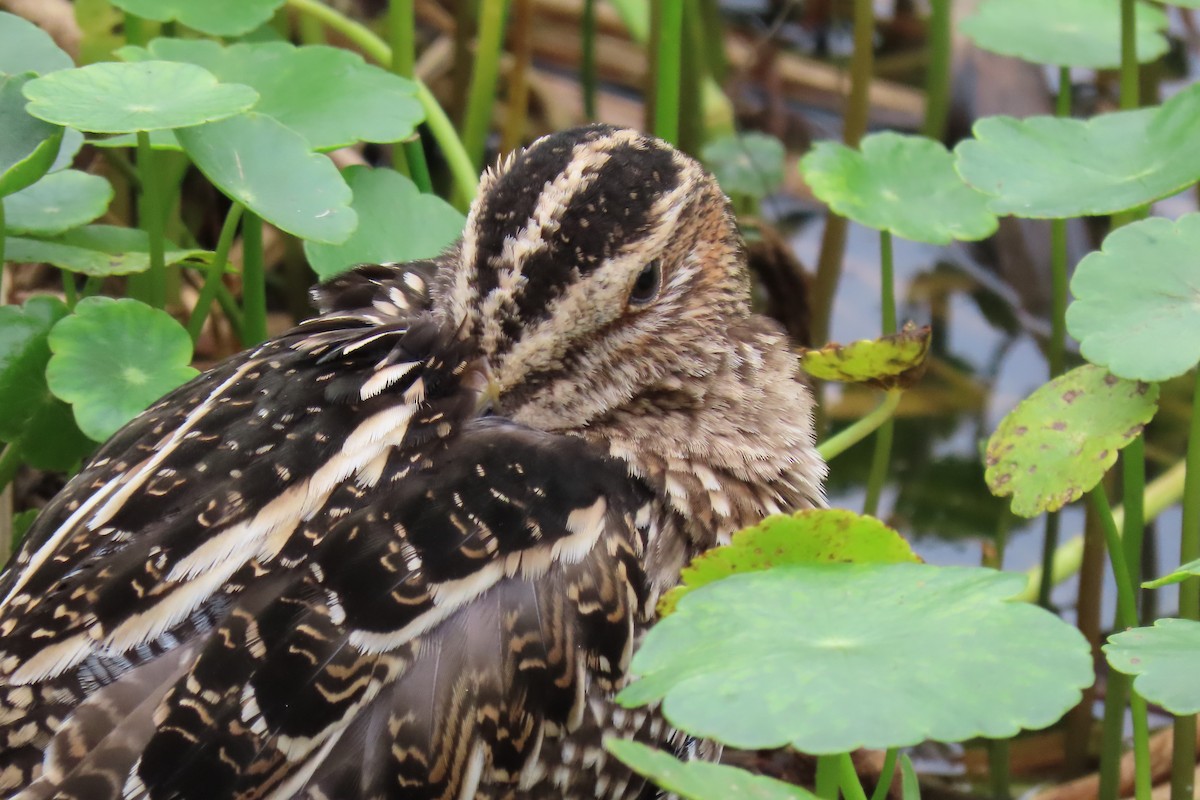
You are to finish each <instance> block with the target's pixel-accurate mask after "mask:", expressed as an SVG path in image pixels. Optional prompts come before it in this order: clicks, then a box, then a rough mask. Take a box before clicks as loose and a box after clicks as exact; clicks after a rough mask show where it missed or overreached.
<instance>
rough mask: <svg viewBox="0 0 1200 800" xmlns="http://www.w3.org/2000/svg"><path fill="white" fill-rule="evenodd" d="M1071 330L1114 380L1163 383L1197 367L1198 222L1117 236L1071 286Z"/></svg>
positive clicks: (1191, 219) (1126, 229) (1138, 225)
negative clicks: (1128, 379) (1111, 374)
mask: <svg viewBox="0 0 1200 800" xmlns="http://www.w3.org/2000/svg"><path fill="white" fill-rule="evenodd" d="M1071 292H1072V293H1073V294H1074V295H1075V302H1074V303H1072V304H1071V306H1070V308H1068V309H1067V330H1068V331H1070V332H1071V335H1072V336H1074V337H1075V338H1076V339H1078V340H1079V341H1080V344H1081V348H1080V349H1081V351H1082V352H1083V356H1084V358H1086V359H1087V360H1088V361H1091V362H1092V363H1093V364H1099V365H1100V366H1102V367H1107V368H1108V370H1109V371H1110V372H1112V373H1113V374H1114V375H1119V376H1121V377H1122V378H1131V379H1136V380H1143V381H1165V380H1167V379H1169V378H1174V377H1175V376H1177V375H1182V374H1183V373H1185V372H1187V371H1188V370H1190V369H1191V368H1192V367H1194V366H1196V363H1197V362H1198V361H1200V214H1188V215H1186V216H1183V217H1180V218H1179V219H1178V220H1176V221H1171V220H1169V219H1163V218H1162V217H1151V218H1149V219H1144V220H1141V221H1140V222H1135V223H1132V224H1130V225H1125V226H1123V227H1121V228H1118V229H1117V230H1115V231H1113V232H1112V233H1111V234H1109V235H1108V237H1106V238H1105V240H1104V244H1103V246H1102V248H1101V250H1099V251H1094V252H1092V253H1089V254H1088V255H1087V257H1085V258H1084V259H1083V261H1081V262H1079V266H1078V267H1076V268H1075V275H1074V276H1073V277H1072V278H1071Z"/></svg>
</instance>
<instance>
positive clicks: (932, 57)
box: [921, 0, 950, 141]
mask: <svg viewBox="0 0 1200 800" xmlns="http://www.w3.org/2000/svg"><path fill="white" fill-rule="evenodd" d="M928 36H929V64H928V65H927V66H926V68H925V124H924V126H923V127H922V128H921V133H922V134H923V135H925V136H928V137H929V138H930V139H935V140H937V141H941V140H942V136H944V135H945V133H946V117H947V115H948V114H949V111H950V0H930V3H929V26H928Z"/></svg>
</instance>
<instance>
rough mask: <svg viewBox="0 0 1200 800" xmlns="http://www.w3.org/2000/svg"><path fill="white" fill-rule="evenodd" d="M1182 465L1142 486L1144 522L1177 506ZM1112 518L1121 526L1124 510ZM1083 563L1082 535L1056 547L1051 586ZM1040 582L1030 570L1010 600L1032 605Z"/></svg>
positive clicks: (1035, 570)
mask: <svg viewBox="0 0 1200 800" xmlns="http://www.w3.org/2000/svg"><path fill="white" fill-rule="evenodd" d="M1185 466H1186V465H1185V462H1184V461H1180V462H1179V463H1177V464H1175V465H1174V466H1173V467H1171V468H1170V469H1169V470H1167V471H1166V472H1164V473H1163V474H1162V475H1159V476H1158V477H1157V478H1155V479H1154V480H1153V481H1151V482H1150V483H1149V485H1147V486H1146V492H1145V519H1146V521H1149V520H1152V519H1154V518H1155V517H1157V516H1158V515H1159V514H1161V513H1162V512H1163V511H1165V510H1167V509H1168V508H1170V507H1171V506H1173V505H1175V504H1176V503H1178V502H1179V500H1180V498H1182V497H1183V493H1184V472H1185ZM1113 517H1114V519H1116V520H1117V521H1118V523H1123V522H1124V519H1125V510H1124V509H1123V508H1120V507H1118V508H1117V509H1116V510H1115V511H1114V512H1113ZM1082 560H1083V535H1082V534H1081V535H1079V536H1075V537H1074V538H1072V539H1070V540H1069V541H1067V542H1064V543H1063V544H1062V545H1060V546H1059V548H1058V550H1057V551H1055V553H1054V560H1053V566H1052V575H1051V583H1052V584H1055V585H1057V584H1059V583H1061V582H1062V581H1065V580H1066V579H1067V578H1069V577H1071V576H1072V575H1074V574H1075V573H1077V572H1078V571H1079V565H1080V564H1081V563H1082ZM1041 580H1042V567H1041V566H1040V565H1038V566H1036V567H1033V568H1031V569H1029V570H1027V571H1026V573H1025V589H1024V590H1022V591H1021V592H1020V593H1019V594H1017V595H1015V596H1014V597H1013V599H1014V600H1021V601H1024V602H1027V603H1032V602H1034V601H1036V600H1037V596H1038V586H1039V585H1040V584H1041Z"/></svg>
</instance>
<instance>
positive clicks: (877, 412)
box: [817, 389, 904, 461]
mask: <svg viewBox="0 0 1200 800" xmlns="http://www.w3.org/2000/svg"><path fill="white" fill-rule="evenodd" d="M903 394H904V392H902V391H900V390H899V389H889V390H888V391H887V393H886V394H884V396H883V400H882V401H881V402H880V403H879V405H877V406H875V408H874V409H873V410H872V411H871V413H869V414H867V415H866V416H864V417H862V418H860V419H857V420H855V421H854V422H853V423H852V424H851V425H849V426H847V427H846V428H844V429H842V430H841V431H839V432H838V433H837V434H836V435H834V436H830V437H829V438H828V439H826V440H825V441H823V442H821V443H820V444H819V445H817V452H818V453H820V454H821V458H823V459H825V460H826V461H832V460H833V459H835V458H837V457H838V456H840V455H841V454H842V453H844V452H846V451H847V450H849V449H850V448H851V447H853V446H854V445H856V444H858V443H859V442H861V441H862V440H863V439H866V438H867V437H868V436H870V435H871V434H872V433H874V432H875V431H877V430H879V427H880V426H881V425H883V423H885V422H887V421H888V420H889V419H891V418H892V415H893V414H895V413H896V407H897V406H898V405H900V396H901V395H903Z"/></svg>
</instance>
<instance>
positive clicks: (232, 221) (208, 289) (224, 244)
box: [187, 203, 245, 343]
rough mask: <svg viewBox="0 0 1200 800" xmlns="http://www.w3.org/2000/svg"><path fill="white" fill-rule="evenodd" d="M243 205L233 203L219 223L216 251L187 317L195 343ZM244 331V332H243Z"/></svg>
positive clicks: (218, 281)
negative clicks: (220, 223)
mask: <svg viewBox="0 0 1200 800" xmlns="http://www.w3.org/2000/svg"><path fill="white" fill-rule="evenodd" d="M244 208H245V207H244V206H243V205H242V204H241V203H234V204H233V205H231V206H230V207H229V211H228V213H226V214H225V222H224V223H222V225H221V235H220V236H219V237H218V238H217V251H216V252H215V253H214V254H213V260H212V263H211V264H209V266H208V275H207V277H205V279H204V287H203V288H202V289H201V290H200V296H199V297H197V298H196V307H195V308H193V309H192V315H191V316H190V317H188V324H187V330H188V333H189V334H190V335H191V337H192V342H193V343H195V342H196V341H197V340H198V339H199V338H200V331H201V330H203V328H204V320H205V319H207V318H208V309H209V307H210V306H212V301H213V297H215V296H216V294H217V287H218V286H219V285H220V284H221V279H222V277H223V276H224V275H225V265H226V264H227V263H228V262H229V248H230V247H232V246H233V235H234V234H235V233H236V232H237V228H238V221H239V220H241V218H242V211H243V210H244ZM243 333H244V332H243Z"/></svg>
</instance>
